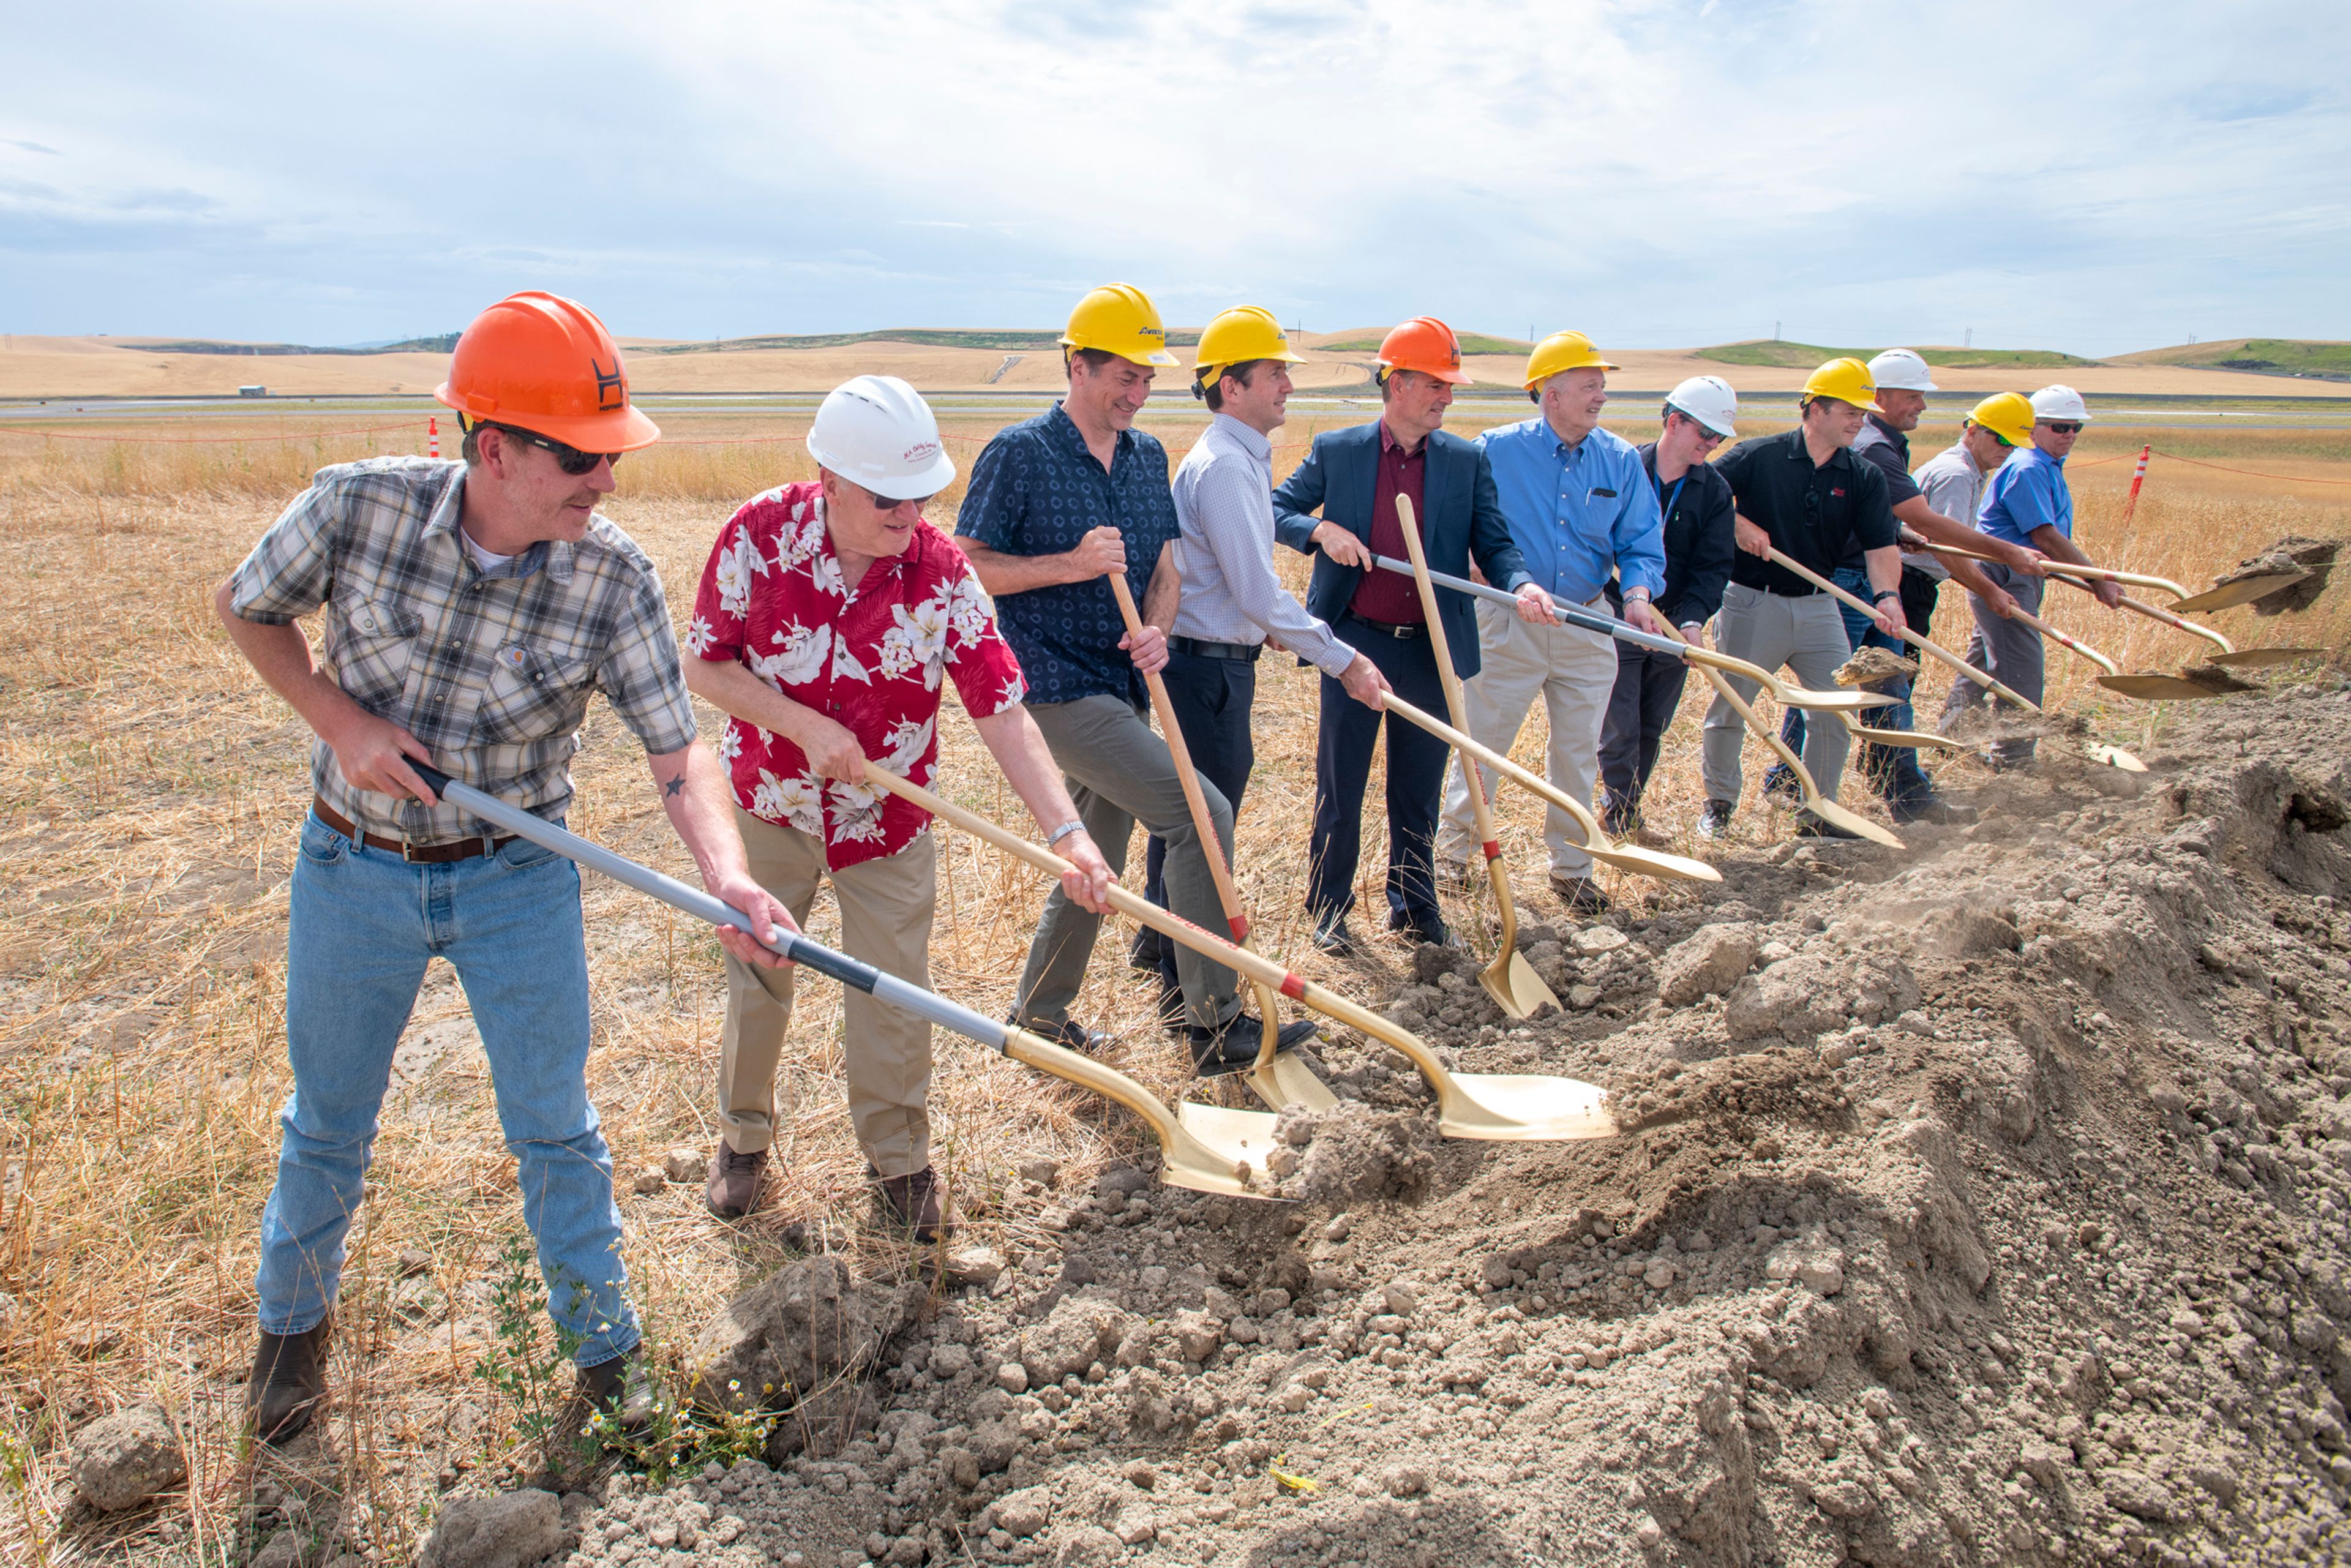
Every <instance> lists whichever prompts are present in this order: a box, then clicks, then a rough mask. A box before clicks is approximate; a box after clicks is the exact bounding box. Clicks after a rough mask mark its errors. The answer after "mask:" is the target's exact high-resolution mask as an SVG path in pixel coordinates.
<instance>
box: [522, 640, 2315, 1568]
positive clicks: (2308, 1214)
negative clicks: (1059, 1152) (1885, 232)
mask: <svg viewBox="0 0 2351 1568" xmlns="http://www.w3.org/2000/svg"><path fill="white" fill-rule="evenodd" d="M2169 745H2170V749H2169V750H2168V752H2166V753H2164V754H2161V755H2156V756H2150V757H2148V758H2147V763H2148V766H2149V768H2150V772H2149V773H2147V774H2146V775H2143V776H2142V775H2130V774H2121V773H2117V772H2116V770H2114V769H2111V768H2092V767H2089V766H2087V765H2085V764H2084V763H2082V762H2081V761H2079V760H2078V759H2076V758H2070V757H2067V756H2064V755H2051V756H2047V757H2044V758H2043V761H2042V762H2041V763H2039V764H2038V765H2036V766H2035V767H2034V768H2031V769H2028V770H2022V771H2018V772H2013V773H2009V774H2003V775H2001V776H2000V777H1998V778H1997V779H1992V780H1991V781H1990V782H1988V783H1986V784H1984V785H1983V786H1982V788H1980V789H1978V790H1977V791H1976V794H1975V803H1976V804H1977V805H1979V806H1980V808H1982V809H1983V815H1982V818H1981V820H1980V821H1978V822H1977V823H1975V824H1973V825H1972V826H1969V827H1966V828H1933V827H1928V826H1926V825H1919V826H1917V827H1914V828H1909V829H1906V830H1905V832H1906V834H1907V835H1908V836H1909V837H1910V841H1911V845H1912V847H1911V849H1910V850H1909V851H1908V852H1895V851H1891V850H1886V849H1883V848H1880V847H1877V846H1875V845H1870V844H1866V843H1861V844H1839V843H1831V842H1807V843H1802V844H1796V843H1788V844H1782V845H1780V846H1777V847H1775V848H1773V849H1771V850H1770V851H1768V852H1730V853H1728V854H1727V855H1726V856H1725V857H1724V859H1723V861H1722V862H1721V869H1722V872H1723V881H1722V882H1721V883H1719V885H1706V886H1693V887H1689V888H1686V889H1684V890H1682V891H1681V892H1680V893H1679V894H1677V902H1673V903H1671V904H1669V905H1668V906H1667V909H1666V912H1665V913H1664V914H1662V915H1659V916H1657V917H1656V918H1655V919H1652V920H1649V921H1647V922H1646V923H1642V924H1628V925H1625V926H1623V927H1621V928H1620V927H1618V926H1615V925H1593V926H1590V927H1586V928H1583V929H1581V930H1574V929H1566V928H1559V927H1547V926H1542V925H1534V926H1531V927H1529V928H1528V929H1526V930H1525V931H1524V932H1523V933H1522V946H1523V948H1524V951H1525V953H1526V955H1527V956H1528V958H1529V960H1530V961H1531V963H1532V964H1533V965H1534V966H1535V967H1536V968H1537V970H1538V971H1539V972H1541V974H1542V976H1543V977H1544V979H1545V980H1546V981H1547V982H1548V983H1549V984H1551V986H1552V988H1553V989H1554V990H1555V991H1556V992H1558V993H1559V995H1560V996H1562V998H1565V999H1566V1001H1567V1004H1568V1005H1567V1008H1566V1009H1565V1010H1564V1011H1561V1012H1546V1013H1545V1015H1544V1016H1542V1017H1541V1018H1538V1019H1530V1020H1525V1021H1513V1020H1510V1019H1507V1018H1505V1017H1504V1016H1503V1015H1502V1014H1501V1013H1500V1012H1499V1009H1497V1008H1496V1007H1495V1006H1494V1004H1493V1003H1492V1001H1491V1000H1490V999H1489V998H1487V997H1486V996H1485V994H1484V993H1483V992H1482V991H1481V990H1480V988H1479V986H1478V984H1477V982H1476V979H1475V972H1476V966H1477V959H1476V958H1475V957H1474V956H1471V955H1470V954H1468V953H1464V952H1459V951H1455V952H1444V951H1440V950H1437V949H1433V948H1431V949H1423V950H1422V951H1421V952H1420V954H1419V955H1418V956H1417V959H1416V966H1415V969H1414V974H1413V977H1412V978H1411V979H1410V980H1409V981H1408V982H1407V983H1405V984H1404V985H1402V986H1401V987H1400V988H1398V989H1397V991H1396V992H1395V994H1394V995H1392V996H1390V997H1388V998H1384V1002H1383V1007H1384V1011H1385V1012H1386V1015H1387V1016H1388V1017H1389V1018H1391V1019H1395V1021H1397V1022H1398V1023H1401V1024H1403V1025H1405V1027H1407V1028H1409V1029H1411V1030H1415V1031H1416V1032H1418V1033H1419V1034H1420V1035H1421V1036H1422V1037H1423V1038H1424V1039H1425V1040H1427V1041H1428V1043H1429V1044H1430V1045H1431V1046H1432V1047H1434V1048H1435V1049H1436V1050H1437V1051H1438V1053H1439V1054H1440V1056H1442V1057H1444V1058H1445V1059H1446V1060H1447V1061H1448V1062H1449V1063H1451V1064H1453V1065H1456V1066H1458V1067H1459V1068H1461V1069H1464V1070H1468V1071H1495V1072H1517V1073H1529V1072H1537V1073H1557V1074H1561V1075H1564V1076H1568V1077H1573V1078H1579V1079H1583V1080H1586V1081H1589V1082H1596V1083H1599V1084H1601V1085H1603V1086H1604V1087H1605V1088H1607V1089H1608V1090H1609V1091H1610V1092H1611V1093H1612V1095H1613V1096H1614V1102H1613V1103H1614V1105H1615V1107H1616V1109H1617V1111H1618V1114H1619V1116H1620V1117H1621V1119H1622V1123H1623V1126H1624V1133H1623V1135H1622V1136H1619V1137H1615V1138H1611V1139H1605V1140H1599V1141H1593V1142H1589V1143H1578V1144H1552V1145H1537V1144H1472V1143H1461V1142H1452V1141H1440V1140H1437V1139H1436V1138H1435V1137H1434V1135H1433V1132H1432V1130H1431V1124H1430V1111H1431V1109H1432V1101H1431V1099H1430V1097H1429V1095H1428V1092H1427V1091H1426V1088H1425V1086H1424V1085H1423V1084H1422V1083H1421V1082H1420V1080H1419V1078H1418V1075H1417V1074H1416V1073H1415V1072H1413V1071H1411V1070H1410V1068H1409V1067H1408V1066H1407V1065H1406V1064H1405V1063H1404V1062H1403V1061H1402V1060H1401V1059H1400V1058H1399V1057H1397V1056H1396V1055H1395V1053H1394V1052H1393V1051H1389V1050H1387V1049H1386V1048H1385V1047H1384V1046H1381V1045H1379V1044H1377V1043H1376V1042H1374V1041H1369V1040H1363V1039H1361V1038H1359V1037H1356V1036H1354V1035H1353V1034H1351V1033H1349V1032H1347V1031H1344V1030H1337V1029H1335V1028H1333V1029H1331V1030H1327V1031H1326V1039H1325V1040H1324V1041H1323V1042H1322V1046H1321V1047H1320V1050H1319V1056H1320V1060H1321V1062H1322V1069H1323V1071H1325V1072H1326V1074H1327V1075H1328V1076H1329V1078H1330V1079H1331V1081H1332V1083H1333V1084H1334V1086H1336V1087H1337V1088H1338V1089H1339V1091H1340V1092H1341V1093H1342V1094H1343V1095H1344V1096H1345V1097H1346V1098H1347V1099H1348V1101H1349V1102H1350V1103H1348V1104H1346V1105H1344V1106H1343V1107H1342V1108H1341V1109H1339V1110H1337V1111H1333V1112H1329V1113H1322V1114H1320V1115H1312V1116H1309V1115H1301V1114H1297V1113H1290V1114H1286V1115H1285V1116H1284V1117H1283V1118H1282V1121H1281V1124H1280V1131H1281V1134H1282V1137H1283V1139H1284V1151H1283V1153H1284V1155H1285V1160H1284V1165H1285V1169H1286V1174H1285V1175H1284V1176H1283V1177H1282V1180H1283V1183H1284V1188H1285V1190H1286V1191H1289V1192H1291V1193H1293V1194H1295V1195H1296V1196H1297V1197H1298V1199H1299V1201H1295V1202H1288V1203H1267V1202H1252V1201H1249V1200H1245V1199H1235V1198H1228V1197H1203V1196H1200V1195H1197V1194H1192V1193H1186V1192H1182V1191H1178V1190H1175V1189H1173V1188H1167V1187H1164V1186H1156V1185H1155V1184H1154V1183H1152V1182H1151V1181H1150V1180H1149V1179H1148V1173H1147V1172H1145V1171H1143V1170H1139V1169H1129V1168H1123V1167H1122V1168H1117V1169H1113V1170H1109V1171H1105V1172H1102V1173H1101V1174H1100V1175H1099V1176H1098V1177H1097V1178H1096V1179H1094V1180H1093V1181H1092V1184H1091V1186H1087V1187H1085V1188H1082V1189H1065V1190H1055V1189H1052V1188H1049V1187H1048V1186H1044V1185H1042V1184H1040V1183H1037V1182H1029V1183H1024V1184H1019V1185H1018V1186H1016V1188H1015V1189H1014V1191H1013V1192H1012V1194H1011V1195H1010V1196H1009V1197H1008V1198H1007V1199H1006V1203H1007V1204H1008V1210H1007V1211H1006V1212H1003V1213H1001V1214H999V1215H997V1216H991V1217H989V1218H990V1223H994V1222H996V1221H997V1220H998V1219H1001V1220H1002V1222H1003V1223H1004V1226H1005V1228H1006V1232H1007V1233H1008V1234H1019V1235H1022V1236H1026V1237H1030V1238H1034V1240H1033V1241H1030V1242H1024V1243H1022V1244H1021V1246H1020V1247H1019V1249H1016V1252H1015V1255H1014V1256H1012V1257H1009V1258H1003V1259H998V1260H995V1261H996V1264H998V1265H1000V1266H991V1267H987V1268H977V1269H975V1268H969V1267H966V1266H964V1265H963V1264H961V1263H958V1264H956V1270H955V1271H953V1272H951V1273H950V1274H949V1275H948V1276H947V1278H946V1279H945V1280H942V1281H939V1282H938V1283H937V1284H936V1286H935V1289H934V1291H933V1292H932V1293H931V1295H930V1296H929V1297H928V1299H927V1301H925V1303H923V1305H922V1309H921V1310H920V1311H919V1312H916V1313H914V1321H912V1322H908V1323H906V1324H905V1325H904V1327H902V1328H899V1329H897V1330H896V1331H895V1333H893V1335H892V1336H891V1337H890V1338H889V1339H888V1340H887V1342H886V1343H885V1344H883V1346H882V1348H881V1349H880V1352H879V1355H880V1370H879V1371H877V1372H875V1373H873V1374H872V1375H870V1377H869V1379H868V1380H867V1385H868V1386H869V1387H870V1388H871V1390H872V1395H873V1399H872V1406H874V1407H878V1408H879V1410H880V1412H881V1414H880V1415H879V1416H878V1418H876V1417H874V1416H872V1415H871V1414H870V1412H869V1413H867V1414H866V1415H865V1416H864V1417H863V1419H864V1420H865V1421H866V1422H868V1423H869V1424H868V1425H866V1426H864V1427H862V1428H861V1429H860V1430H858V1431H857V1432H855V1433H854V1434H853V1435H852V1436H851V1437H850V1440H848V1441H846V1442H845V1443H842V1444H838V1445H828V1446H827V1448H826V1449H825V1450H824V1451H822V1452H819V1451H817V1450H816V1449H814V1448H803V1449H801V1450H800V1451H799V1452H797V1453H789V1452H785V1451H783V1450H782V1449H781V1448H778V1449H777V1450H774V1451H772V1452H771V1456H770V1457H771V1458H772V1460H773V1465H772V1468H771V1466H770V1464H768V1463H762V1462H758V1461H756V1460H744V1461H741V1462H739V1463H737V1464H736V1465H735V1466H734V1467H733V1468H732V1469H720V1468H719V1467H717V1466H716V1465H713V1466H710V1467H708V1468H707V1469H705V1470H703V1471H702V1472H701V1473H700V1475H699V1476H698V1477H696V1478H693V1479H688V1480H687V1481H685V1482H684V1484H682V1485H680V1486H678V1487H675V1488H673V1489H672V1490H669V1491H668V1492H667V1493H665V1494H663V1495H661V1496H658V1497H653V1498H648V1497H645V1496H643V1495H640V1493H639V1491H638V1490H637V1488H636V1484H635V1483H633V1482H632V1481H630V1480H628V1479H621V1480H617V1481H615V1482H614V1483H613V1492H612V1496H611V1500H609V1501H608V1502H607V1503H606V1504H605V1505H603V1506H601V1507H599V1508H596V1509H594V1510H591V1511H584V1512H582V1513H581V1514H580V1516H579V1518H578V1520H577V1526H578V1530H579V1535H578V1540H579V1542H580V1544H579V1547H578V1549H577V1551H576V1552H574V1553H573V1554H572V1556H571V1558H570V1562H571V1563H573V1564H575V1565H576V1568H601V1565H603V1564H613V1565H618V1564H622V1563H644V1562H649V1561H653V1560H655V1555H656V1554H657V1553H659V1552H660V1551H661V1549H662V1548H664V1547H665V1546H671V1545H673V1544H675V1543H678V1542H683V1541H684V1539H685V1537H684V1534H682V1533H681V1528H680V1525H679V1522H678V1521H680V1520H687V1521H689V1522H690V1529H691V1531H692V1534H693V1540H694V1542H695V1546H694V1554H695V1560H696V1561H699V1562H703V1563H741V1564H745V1565H747V1564H750V1563H760V1562H769V1561H775V1560H777V1559H778V1557H781V1558H782V1560H783V1561H787V1562H789V1561H792V1559H791V1558H789V1557H784V1556H782V1554H783V1552H785V1551H786V1550H787V1549H788V1548H789V1550H792V1551H799V1552H803V1553H804V1555H803V1556H802V1558H801V1561H803V1562H807V1563H824V1564H827V1565H828V1568H830V1564H831V1563H834V1562H835V1561H839V1562H841V1563H844V1564H856V1563H865V1562H873V1563H908V1564H911V1563H924V1562H933V1563H947V1562H953V1563H1071V1564H1074V1563H1232V1564H1238V1563H1249V1564H1278V1563H1318V1564H1319V1563H1382V1564H1388V1563H1395V1564H1425V1565H1426V1564H1436V1563H1445V1564H1447V1565H1448V1568H1454V1565H1459V1568H1469V1565H1474V1564H1488V1563H1491V1564H1503V1563H1510V1564H1525V1563H1569V1562H1575V1563H1586V1562H1590V1563H1693V1564H1694V1563H1756V1564H1780V1563H1786V1564H1813V1563H1818V1564H1828V1563H1839V1562H1844V1561H1847V1560H1857V1561H1861V1562H1866V1563H1887V1564H1893V1563H1921V1564H1924V1563H2055V1562H2060V1561H2065V1562H2073V1561H2078V1560H2082V1559H2085V1558H2097V1559H2101V1560H2103V1559H2107V1558H2112V1557H2125V1558H2129V1559H2133V1560H2136V1561H2141V1562H2146V1563H2163V1564H2185V1563H2219V1562H2223V1561H2228V1562H2252V1561H2260V1562H2273V1561H2274V1562H2289V1561H2292V1562H2321V1561H2329V1560H2332V1561H2342V1560H2345V1558H2346V1556H2347V1555H2351V1525H2347V1524H2346V1498H2351V1430H2346V1416H2345V1414H2344V1405H2343V1401H2344V1400H2345V1399H2346V1397H2351V1342H2347V1341H2346V1339H2345V1338H2344V1333H2345V1330H2346V1327H2351V1049H2346V1048H2351V1039H2346V1028H2351V983H2346V982H2351V907H2346V899H2351V846H2346V842H2345V836H2344V831H2345V824H2346V818H2347V817H2351V811H2346V804H2345V803H2346V801H2351V696H2347V695H2346V692H2345V691H2344V689H2343V688H2342V686H2341V685H2340V684H2339V683H2337V684H2331V685H2321V686H2310V687H2304V688H2300V689H2297V690H2294V691H2290V692H2283V693H2280V694H2278V695H2275V696H2273V697H2271V698H2269V699H2267V700H2265V701H2263V702H2262V703H2261V704H2259V705H2250V704H2235V703H2231V704H2215V705H2210V706H2208V707H2206V708H2204V709H2202V710H2201V711H2199V712H2197V713H2194V714H2190V715H2187V716H2183V717H2182V719H2181V721H2180V723H2179V727H2178V728H2177V729H2176V730H2175V731H2174V732H2173V736H2172V738H2171V739H2170V742H2169ZM1293 1162H1294V1163H1293ZM1059 1179H1061V1180H1063V1181H1065V1182H1066V1181H1068V1180H1069V1179H1070V1178H1069V1176H1066V1175H1064V1176H1061V1178H1059ZM912 1262H913V1260H910V1267H911V1265H912ZM950 1281H968V1282H966V1283H954V1282H950ZM823 1282H824V1283H825V1286H826V1289H827V1290H828V1291H832V1292H834V1294H833V1295H829V1296H827V1297H825V1301H826V1302H827V1303H830V1302H831V1301H834V1300H835V1299H839V1300H841V1301H843V1302H847V1301H849V1300H850V1299H851V1298H852V1297H853V1296H856V1294H857V1291H858V1290H859V1289H861V1288H859V1287H852V1285H851V1284H850V1282H849V1281H846V1280H844V1279H840V1278H838V1277H833V1276H827V1277H826V1279H825V1281H823ZM897 1283H898V1282H896V1281H883V1282H882V1285H881V1286H880V1287H878V1288H870V1289H869V1293H868V1295H866V1296H863V1297H858V1298H857V1299H860V1300H871V1301H874V1302H876V1303H877V1305H876V1306H875V1307H874V1308H873V1310H871V1311H867V1312H863V1313H862V1315H860V1316H858V1317H857V1322H858V1323H859V1324H861V1325H865V1326H866V1327H867V1328H873V1327H874V1326H875V1325H883V1324H886V1323H887V1322H889V1321H890V1320H891V1319H892V1317H893V1316H894V1308H893V1307H892V1306H890V1303H894V1302H895V1301H898V1300H900V1298H899V1296H898V1295H897V1294H896V1293H895V1291H896V1287H897ZM825 1310H826V1311H827V1312H836V1313H845V1312H847V1307H846V1306H845V1305H844V1306H842V1307H840V1308H834V1307H832V1306H831V1305H827V1306H826V1307H825ZM827 1321H831V1320H830V1319H828V1320H827ZM810 1322H814V1315H813V1309H811V1313H810ZM877 1332H878V1331H877ZM752 1337H757V1336H752ZM759 1343H761V1344H763V1345H766V1346H767V1347H768V1348H767V1349H766V1350H764V1351H763V1352H762V1353H761V1354H767V1355H768V1356H770V1357H771V1358H778V1357H781V1356H782V1355H783V1354H784V1347H783V1345H782V1342H781V1339H780V1338H778V1337H776V1336H768V1337H767V1338H765V1339H761V1340H760V1341H759ZM860 1349H861V1350H862V1342H861V1344H860ZM855 1360H856V1358H855V1357H832V1358H830V1360H829V1364H839V1365H841V1366H843V1367H846V1366H849V1365H851V1364H853V1363H854V1361H855ZM747 1364H748V1363H747ZM762 1364H763V1365H764V1363H762ZM779 1364H780V1362H779ZM844 1408H845V1406H844ZM567 1517H568V1518H569V1517H570V1516H569V1515H567ZM816 1519H822V1520H825V1521H834V1522H833V1523H832V1524H831V1526H830V1528H833V1529H835V1530H836V1531H838V1533H839V1536H840V1538H839V1539H838V1540H833V1539H826V1540H824V1541H822V1542H817V1541H816V1540H815V1539H814V1538H813V1537H812V1536H811V1535H810V1530H811V1529H812V1528H813V1527H812V1526H811V1525H810V1524H809V1522H808V1521H811V1520H816ZM646 1521H652V1522H650V1523H648V1522H646ZM664 1532H666V1533H664ZM660 1560H661V1561H664V1562H666V1561H674V1560H675V1558H674V1553H673V1554H672V1555H669V1556H662V1557H661V1558H660Z"/></svg>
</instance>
